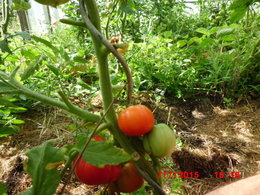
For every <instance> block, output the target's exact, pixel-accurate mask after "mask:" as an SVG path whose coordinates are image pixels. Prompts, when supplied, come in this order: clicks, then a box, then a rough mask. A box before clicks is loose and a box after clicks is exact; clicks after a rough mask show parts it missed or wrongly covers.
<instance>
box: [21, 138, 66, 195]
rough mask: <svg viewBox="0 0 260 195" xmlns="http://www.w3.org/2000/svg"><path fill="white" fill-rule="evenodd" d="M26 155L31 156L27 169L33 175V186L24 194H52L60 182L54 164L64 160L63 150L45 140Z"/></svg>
mask: <svg viewBox="0 0 260 195" xmlns="http://www.w3.org/2000/svg"><path fill="white" fill-rule="evenodd" d="M26 155H27V156H28V158H29V159H28V162H27V164H26V171H27V172H28V173H29V174H30V175H31V176H32V184H33V187H32V188H31V189H29V190H28V191H26V192H24V193H23V194H24V195H27V194H28V195H29V194H42V195H43V194H44V195H52V194H53V193H54V192H55V191H56V188H57V186H58V184H59V182H60V175H59V174H58V172H57V170H56V167H55V166H53V165H55V164H59V163H60V162H62V161H64V156H63V153H62V150H61V149H59V148H55V147H53V146H52V144H51V142H45V143H44V144H43V145H41V146H38V147H35V148H33V149H32V150H30V151H29V152H27V153H26Z"/></svg>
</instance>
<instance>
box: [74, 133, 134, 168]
mask: <svg viewBox="0 0 260 195" xmlns="http://www.w3.org/2000/svg"><path fill="white" fill-rule="evenodd" d="M85 142H86V137H85V136H84V138H81V139H80V141H79V143H78V144H77V148H78V149H79V150H81V149H82V148H83V147H84V145H85ZM83 158H84V160H85V161H86V162H87V163H89V164H91V165H94V166H97V167H104V166H105V165H118V164H120V163H123V162H126V161H128V160H130V159H131V156H130V155H129V154H127V153H126V152H125V151H124V150H123V149H121V148H118V147H116V146H114V145H113V144H112V143H108V142H106V141H100V142H93V141H91V142H90V144H89V145H88V147H87V149H86V151H85V152H84V154H83Z"/></svg>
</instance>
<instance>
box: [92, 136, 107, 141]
mask: <svg viewBox="0 0 260 195" xmlns="http://www.w3.org/2000/svg"><path fill="white" fill-rule="evenodd" d="M92 139H93V140H95V141H96V142H98V141H105V138H103V137H102V136H100V135H96V136H94V137H93V138H92Z"/></svg>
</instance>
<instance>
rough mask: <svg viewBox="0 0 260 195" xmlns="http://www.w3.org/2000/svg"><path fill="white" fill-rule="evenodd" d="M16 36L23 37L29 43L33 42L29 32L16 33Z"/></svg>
mask: <svg viewBox="0 0 260 195" xmlns="http://www.w3.org/2000/svg"><path fill="white" fill-rule="evenodd" d="M15 34H16V35H19V36H21V37H22V38H23V39H25V40H28V41H30V40H31V35H30V34H29V33H28V32H25V31H21V32H16V33H15Z"/></svg>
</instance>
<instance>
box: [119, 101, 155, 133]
mask: <svg viewBox="0 0 260 195" xmlns="http://www.w3.org/2000/svg"><path fill="white" fill-rule="evenodd" d="M118 125H119V128H120V130H121V131H122V132H124V133H125V134H126V135H129V136H139V135H143V134H145V133H148V132H149V131H150V130H151V129H152V128H153V125H154V116H153V113H152V111H151V110H150V109H149V108H147V107H146V106H143V105H134V106H130V107H128V108H127V109H126V110H124V111H123V112H121V113H120V115H119V118H118Z"/></svg>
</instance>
